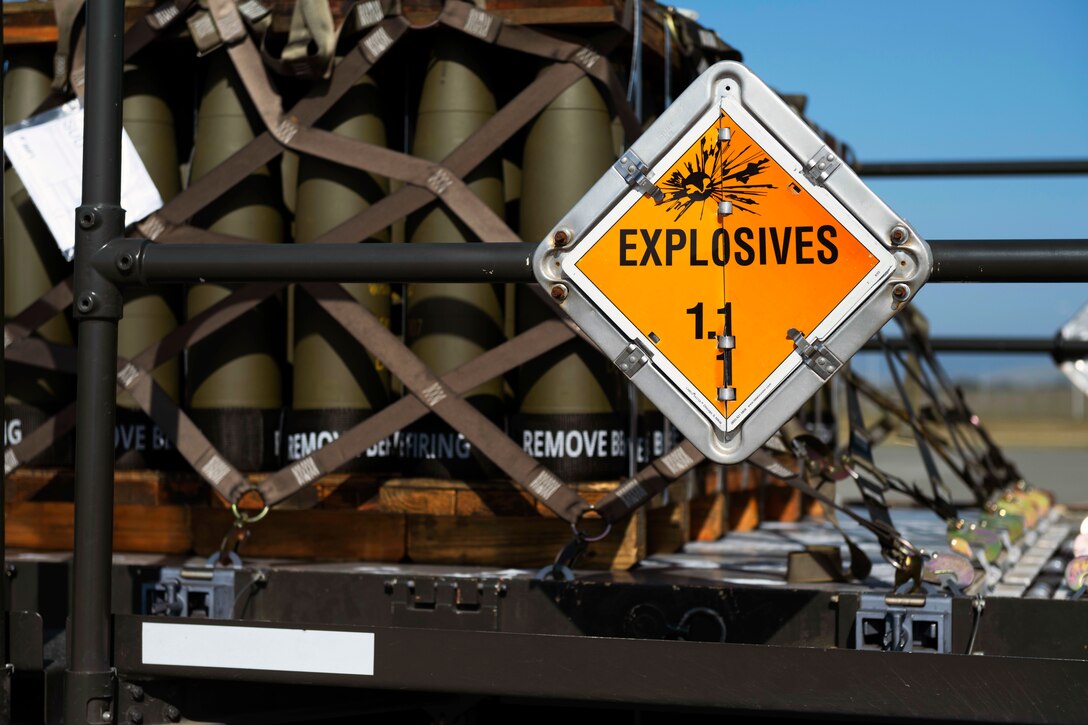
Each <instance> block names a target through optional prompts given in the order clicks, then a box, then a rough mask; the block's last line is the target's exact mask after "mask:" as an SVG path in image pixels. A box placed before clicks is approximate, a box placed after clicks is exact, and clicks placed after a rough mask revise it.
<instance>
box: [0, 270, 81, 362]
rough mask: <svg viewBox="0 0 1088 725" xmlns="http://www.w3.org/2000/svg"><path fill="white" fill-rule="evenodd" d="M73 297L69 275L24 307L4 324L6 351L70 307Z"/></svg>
mask: <svg viewBox="0 0 1088 725" xmlns="http://www.w3.org/2000/svg"><path fill="white" fill-rule="evenodd" d="M72 299H73V294H72V278H71V277H69V278H68V279H66V280H64V281H63V282H60V283H59V284H57V285H56V286H55V287H53V289H51V290H49V291H48V292H46V293H45V294H44V295H42V296H41V297H39V298H38V299H36V300H34V301H33V302H31V303H30V304H29V305H27V306H26V307H25V308H23V311H22V312H20V313H19V314H17V315H15V317H13V318H11V319H10V320H8V321H7V322H6V323H5V324H4V349H5V351H6V350H7V348H9V347H11V346H12V345H13V344H15V343H16V342H18V341H19V340H23V339H25V338H27V337H29V336H30V335H31V334H33V332H34V331H35V330H37V329H38V328H39V327H41V326H42V325H44V324H45V323H47V322H49V321H50V320H51V319H53V318H54V317H55V316H57V315H59V314H61V313H62V312H64V310H66V309H68V306H69V305H71V304H72ZM5 356H6V352H5Z"/></svg>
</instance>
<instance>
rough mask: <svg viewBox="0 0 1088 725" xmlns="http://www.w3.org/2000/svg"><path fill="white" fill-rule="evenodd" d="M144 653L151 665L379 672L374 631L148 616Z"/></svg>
mask: <svg viewBox="0 0 1088 725" xmlns="http://www.w3.org/2000/svg"><path fill="white" fill-rule="evenodd" d="M142 657H143V663H144V664H145V665H171V666H175V667H208V668H222V669H235V670H271V671H278V672H312V673H319V674H332V675H373V674H374V634H373V633H371V632H335V631H330V630H322V629H281V628H277V627H233V626H226V627H220V626H215V625H211V624H175V623H168V622H144V623H143V652H142Z"/></svg>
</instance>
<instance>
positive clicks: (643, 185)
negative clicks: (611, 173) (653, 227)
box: [612, 149, 665, 204]
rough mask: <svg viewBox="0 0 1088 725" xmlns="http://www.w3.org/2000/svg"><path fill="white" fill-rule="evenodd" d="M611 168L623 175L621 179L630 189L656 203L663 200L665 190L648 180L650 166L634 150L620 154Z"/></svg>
mask: <svg viewBox="0 0 1088 725" xmlns="http://www.w3.org/2000/svg"><path fill="white" fill-rule="evenodd" d="M612 168H613V169H615V170H616V171H617V173H619V175H620V176H622V177H623V181H624V182H625V183H626V184H627V185H628V186H630V187H631V188H632V189H634V190H636V191H638V192H641V193H642V194H643V195H644V196H648V197H650V198H651V199H653V200H654V201H655V202H656V203H658V204H660V203H661V202H663V201H664V200H665V192H663V191H662V190H661V189H659V188H658V187H657V185H656V184H654V182H652V181H650V177H649V176H648V174H649V173H650V167H649V166H647V165H646V164H644V163H643V162H642V159H640V158H639V157H638V154H636V153H635V152H634V151H631V150H630V149H628V150H627V152H626V153H625V154H623V155H622V156H620V160H619V161H617V162H616V163H615V164H613V165H612Z"/></svg>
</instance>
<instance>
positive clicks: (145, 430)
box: [115, 64, 183, 469]
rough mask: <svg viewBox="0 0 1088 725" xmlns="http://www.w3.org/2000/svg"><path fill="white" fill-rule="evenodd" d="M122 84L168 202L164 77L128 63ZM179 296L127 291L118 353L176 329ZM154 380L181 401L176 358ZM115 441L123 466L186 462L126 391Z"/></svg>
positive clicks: (169, 129) (129, 116)
mask: <svg viewBox="0 0 1088 725" xmlns="http://www.w3.org/2000/svg"><path fill="white" fill-rule="evenodd" d="M123 85H124V105H123V107H122V109H123V110H122V122H123V124H124V127H125V132H126V133H127V134H128V136H129V138H130V139H131V140H132V145H133V146H134V147H135V149H136V153H137V154H138V155H139V157H140V160H141V161H142V162H143V165H144V167H145V168H146V169H147V172H148V175H149V176H150V177H151V180H152V182H154V184H155V188H156V189H158V192H159V195H160V196H161V197H162V200H163V202H167V201H169V200H170V199H172V198H174V196H176V195H177V193H178V190H179V188H180V186H181V175H180V172H179V169H178V152H177V144H176V140H175V135H174V112H173V110H171V108H170V106H169V104H168V102H167V99H166V97H165V95H164V93H163V85H162V82H161V78H160V77H159V76H158V74H156V73H155V72H154V71H153V69H152V67H150V66H137V65H133V64H128V65H126V66H125V69H124V76H123ZM128 221H129V222H132V221H136V220H133V219H130V220H128ZM176 297H177V296H176V294H175V293H174V291H173V290H172V289H171V288H165V287H161V288H146V287H129V288H127V289H126V290H125V307H124V316H123V317H122V318H121V322H120V324H119V326H118V332H117V352H118V354H119V355H121V356H122V357H133V356H135V355H137V354H139V353H140V352H142V351H143V350H145V349H147V348H148V347H150V346H151V345H153V344H155V343H156V342H158V341H159V340H161V339H162V338H163V337H165V336H166V335H168V334H169V333H170V332H171V331H173V330H174V328H176V327H177V324H178V317H177V311H176V310H177V305H178V299H177V298H176ZM153 376H154V378H155V382H156V383H158V385H159V387H160V388H162V390H163V392H165V393H166V395H167V396H169V398H170V399H171V400H173V401H175V402H177V401H178V394H179V388H180V384H181V381H180V365H179V362H178V360H177V358H174V359H172V360H168V361H167V362H165V363H163V364H162V365H160V366H159V367H158V369H156V370H155V371H154V373H153ZM115 442H116V446H117V463H116V465H117V467H118V468H154V469H163V468H176V467H179V466H181V465H182V463H183V461H182V459H181V458H180V456H178V455H177V452H176V450H175V449H174V447H173V444H172V443H171V442H170V441H169V439H167V437H166V435H165V434H164V432H163V431H162V430H161V429H159V428H158V427H157V426H156V425H155V424H153V423H152V422H151V420H150V419H149V418H148V417H147V416H146V415H145V414H144V412H143V411H141V410H140V409H139V406H138V405H137V404H136V401H135V400H133V399H132V397H131V396H129V395H128V394H127V393H121V394H119V395H118V396H117V435H116V436H115Z"/></svg>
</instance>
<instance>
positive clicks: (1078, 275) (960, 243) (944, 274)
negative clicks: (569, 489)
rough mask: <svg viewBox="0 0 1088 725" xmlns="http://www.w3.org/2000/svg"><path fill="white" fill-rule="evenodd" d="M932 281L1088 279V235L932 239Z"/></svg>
mask: <svg viewBox="0 0 1088 725" xmlns="http://www.w3.org/2000/svg"><path fill="white" fill-rule="evenodd" d="M928 241H929V246H930V248H931V249H932V250H933V273H932V274H931V275H930V278H929V281H930V282H1088V239H931V240H928Z"/></svg>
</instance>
